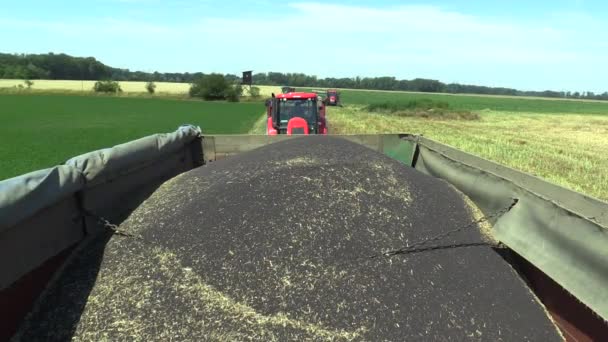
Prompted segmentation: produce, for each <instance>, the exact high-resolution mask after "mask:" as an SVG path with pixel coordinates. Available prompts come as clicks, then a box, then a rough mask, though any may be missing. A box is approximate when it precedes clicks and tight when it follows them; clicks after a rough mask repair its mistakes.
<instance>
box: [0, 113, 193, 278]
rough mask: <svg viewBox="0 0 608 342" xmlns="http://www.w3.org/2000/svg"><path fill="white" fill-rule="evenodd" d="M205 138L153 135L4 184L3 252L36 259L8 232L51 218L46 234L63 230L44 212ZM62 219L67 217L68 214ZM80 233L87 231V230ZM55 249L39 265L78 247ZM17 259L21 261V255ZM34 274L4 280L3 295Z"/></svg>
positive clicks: (187, 129) (0, 200) (184, 129)
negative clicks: (17, 250) (39, 218)
mask: <svg viewBox="0 0 608 342" xmlns="http://www.w3.org/2000/svg"><path fill="white" fill-rule="evenodd" d="M200 134H201V131H200V128H198V127H194V126H189V125H188V126H181V127H179V129H178V130H177V131H175V132H173V133H168V134H155V135H151V136H148V137H145V138H142V139H139V140H135V141H132V142H128V143H125V144H121V145H117V146H115V147H112V148H107V149H103V150H99V151H94V152H90V153H87V154H84V155H81V156H77V157H74V158H72V159H70V160H68V161H67V162H66V163H65V164H64V165H59V166H55V167H52V168H48V169H44V170H39V171H34V172H30V173H27V174H24V175H21V176H18V177H14V178H10V179H7V180H3V181H0V249H3V248H4V247H3V246H15V245H20V246H21V245H22V246H23V249H22V252H23V253H35V250H36V249H35V248H34V247H35V246H32V248H28V241H21V238H18V239H19V241H12V240H14V239H15V238H16V237H15V234H9V232H10V231H14V230H19V229H26V228H28V229H31V228H32V227H24V226H23V225H28V224H29V223H28V222H29V221H28V219H30V218H32V217H36V216H39V215H47V216H48V217H49V221H48V225H47V227H46V228H45V229H53V227H54V226H55V225H57V224H61V223H60V222H59V221H57V222H54V221H53V218H56V217H57V216H56V215H57V214H56V213H55V212H54V211H53V210H52V209H51V210H50V211H49V210H46V211H43V209H47V208H53V207H54V206H55V205H56V204H57V203H59V202H61V201H64V200H67V199H69V198H70V196H72V198H74V201H79V199H78V197H77V196H75V194H76V193H78V192H80V191H83V190H85V189H87V188H90V187H92V186H96V185H100V184H103V183H104V182H108V181H112V180H115V179H117V178H120V177H122V176H124V175H127V174H129V173H130V172H133V171H135V170H137V169H139V168H141V167H144V166H145V165H147V164H149V163H153V162H155V161H157V160H160V159H163V158H165V156H168V155H170V154H171V153H175V152H177V151H179V150H183V149H185V148H189V147H188V146H187V145H188V144H190V143H191V142H192V141H193V140H194V139H196V138H197V137H199V136H200ZM116 205H120V204H119V203H117V204H116ZM77 210H78V209H77V207H74V212H73V213H70V219H77V218H78V217H82V216H83V213H81V212H78V211H77ZM62 215H64V216H65V214H62ZM74 222H76V221H74ZM36 229H40V228H36ZM79 229H81V230H83V228H82V227H81V228H79ZM53 243H54V244H56V245H55V246H46V247H47V252H48V250H52V249H53V248H54V249H55V252H54V253H51V255H39V258H38V259H39V262H38V264H41V263H42V262H44V261H45V259H46V258H48V257H50V256H52V255H55V254H57V253H59V252H61V251H62V250H63V249H64V248H66V247H67V244H68V243H70V244H71V243H73V242H72V241H69V242H68V241H64V242H59V241H54V242H52V243H51V242H49V244H53ZM12 249H14V248H12ZM12 249H11V250H12ZM5 250H8V248H5ZM13 257H15V258H19V255H15V256H13ZM34 259H35V258H34ZM7 262H9V261H7ZM30 267H36V265H33V264H32V265H30V266H28V268H30ZM29 270H30V269H22V270H20V271H19V272H18V273H14V272H11V274H10V275H9V274H3V275H2V279H0V289H1V288H4V287H5V286H7V285H9V284H10V283H12V282H13V281H15V280H17V278H15V277H18V276H21V275H23V274H25V273H27V272H28V271H29Z"/></svg>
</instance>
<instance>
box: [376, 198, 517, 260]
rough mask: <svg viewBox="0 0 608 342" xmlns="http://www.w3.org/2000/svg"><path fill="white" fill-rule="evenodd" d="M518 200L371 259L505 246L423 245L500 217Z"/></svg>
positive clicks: (501, 246)
mask: <svg viewBox="0 0 608 342" xmlns="http://www.w3.org/2000/svg"><path fill="white" fill-rule="evenodd" d="M517 202H519V200H518V199H517V198H514V199H513V202H511V204H510V205H509V206H507V207H505V208H503V209H501V210H499V211H497V212H495V213H494V214H492V215H488V216H484V217H482V218H480V219H478V220H475V221H473V222H471V223H469V224H467V225H465V226H462V227H459V228H456V229H453V230H450V231H447V232H443V233H441V234H437V235H435V236H432V237H430V238H426V239H424V240H420V241H417V242H414V243H413V244H411V245H409V246H407V247H405V248H401V249H396V250H392V251H388V252H383V253H379V254H375V255H372V256H370V257H369V258H370V259H374V258H378V257H392V256H395V255H400V254H411V253H418V252H425V251H433V250H439V249H449V248H459V247H473V246H491V247H498V248H504V246H503V245H502V243H500V242H498V243H489V242H476V243H458V244H451V245H440V246H430V247H423V248H421V247H422V246H425V245H428V244H429V243H431V242H434V241H439V240H441V239H444V238H446V237H448V236H450V235H452V234H455V233H458V232H460V231H462V230H465V229H468V228H471V227H476V226H477V225H478V224H480V223H482V222H486V221H489V220H490V219H493V218H498V217H499V216H502V215H504V214H506V213H508V212H509V211H511V209H513V207H515V205H516V204H517Z"/></svg>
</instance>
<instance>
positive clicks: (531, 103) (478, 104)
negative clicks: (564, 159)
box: [296, 88, 608, 114]
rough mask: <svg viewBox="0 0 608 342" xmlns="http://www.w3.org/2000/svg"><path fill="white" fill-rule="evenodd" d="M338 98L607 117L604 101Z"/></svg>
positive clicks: (381, 94) (375, 94)
mask: <svg viewBox="0 0 608 342" xmlns="http://www.w3.org/2000/svg"><path fill="white" fill-rule="evenodd" d="M312 89H316V88H296V90H312ZM340 96H341V100H342V102H343V103H345V104H351V105H367V104H370V103H383V102H393V103H394V102H396V103H404V102H409V101H412V100H416V99H421V98H425V99H431V100H436V101H443V102H447V103H448V104H449V105H450V108H452V109H454V110H473V111H477V110H493V111H508V112H528V113H566V114H608V101H585V100H564V99H544V98H529V97H509V96H492V95H487V96H484V95H462V94H455V95H452V94H425V93H410V92H392V91H373V90H341V91H340Z"/></svg>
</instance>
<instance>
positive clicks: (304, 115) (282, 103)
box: [266, 93, 327, 135]
mask: <svg viewBox="0 0 608 342" xmlns="http://www.w3.org/2000/svg"><path fill="white" fill-rule="evenodd" d="M266 112H267V114H268V124H267V127H266V134H268V135H277V134H287V135H292V134H327V121H326V120H325V104H324V103H323V102H322V101H321V100H320V99H319V97H318V96H317V94H315V93H287V94H278V95H276V96H275V95H274V94H272V98H271V99H269V100H267V101H266Z"/></svg>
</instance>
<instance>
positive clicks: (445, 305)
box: [0, 94, 608, 341]
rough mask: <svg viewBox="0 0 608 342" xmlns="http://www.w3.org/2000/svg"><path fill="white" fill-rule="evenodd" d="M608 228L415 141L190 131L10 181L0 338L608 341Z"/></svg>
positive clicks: (5, 195)
mask: <svg viewBox="0 0 608 342" xmlns="http://www.w3.org/2000/svg"><path fill="white" fill-rule="evenodd" d="M285 96H286V97H277V98H276V99H274V100H273V103H274V104H275V105H278V106H280V103H282V102H288V101H290V99H296V97H295V96H296V95H295V94H291V95H285ZM289 96H291V97H289ZM300 96H301V95H300ZM301 99H304V98H302V97H301ZM306 101H308V100H307V99H306ZM311 102H313V103H314V102H315V101H313V100H311ZM315 108H316V105H315ZM279 119H280V116H279ZM277 123H282V122H281V120H279V121H277ZM280 129H282V128H281V127H279V130H280ZM607 227H608V204H606V203H604V202H601V201H599V200H596V199H594V198H590V197H588V196H585V195H583V194H580V193H577V192H574V191H570V190H567V189H564V188H561V187H559V186H556V185H553V184H550V183H547V182H545V181H543V180H541V179H539V178H536V177H533V176H530V175H528V174H524V173H521V172H518V171H515V170H513V169H510V168H507V167H504V166H501V165H498V164H495V163H492V162H489V161H487V160H484V159H481V158H478V157H475V156H472V155H470V154H467V153H464V152H462V151H459V150H456V149H454V148H451V147H449V146H446V145H442V144H439V143H437V142H434V141H432V140H429V139H426V138H424V137H422V136H417V135H409V134H400V135H397V134H385V135H348V136H327V135H308V136H293V135H292V136H289V135H277V136H268V135H264V136H252V135H249V136H245V135H216V136H209V135H202V134H201V131H200V129H199V128H197V127H193V126H182V127H180V128H179V129H178V130H177V131H176V132H174V133H171V134H158V135H153V136H148V137H145V138H142V139H139V140H136V141H133V142H130V143H126V144H123V145H118V146H115V147H113V148H108V149H104V150H99V151H94V152H90V153H87V154H84V155H81V156H77V157H74V158H72V159H70V160H68V161H67V162H66V163H65V164H63V165H59V166H56V167H52V168H49V169H45V170H40V171H36V172H32V173H29V174H25V175H22V176H19V177H15V178H12V179H8V180H5V181H2V182H0V269H1V270H2V273H1V277H0V291H1V292H0V307H1V308H2V310H0V315H1V317H0V319H1V321H2V325H1V328H0V340H6V339H9V338H10V337H11V336H12V337H13V339H14V340H15V341H35V340H45V341H55V340H57V341H63V340H69V339H75V340H94V341H99V340H108V341H118V340H137V341H139V340H141V341H149V340H159V341H167V340H177V341H184V340H187V341H200V340H221V341H224V340H226V341H228V340H229V341H241V340H256V341H272V340H279V341H303V340H314V341H325V340H327V341H385V340H387V341H388V340H392V341H403V340H424V341H432V340H456V341H463V340H487V341H501V340H504V341H560V340H568V341H589V340H598V341H599V340H603V341H606V340H608V339H607V336H608V335H607V327H606V324H605V322H606V319H607V318H608V266H607V265H608V230H607V229H608V228H607Z"/></svg>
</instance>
